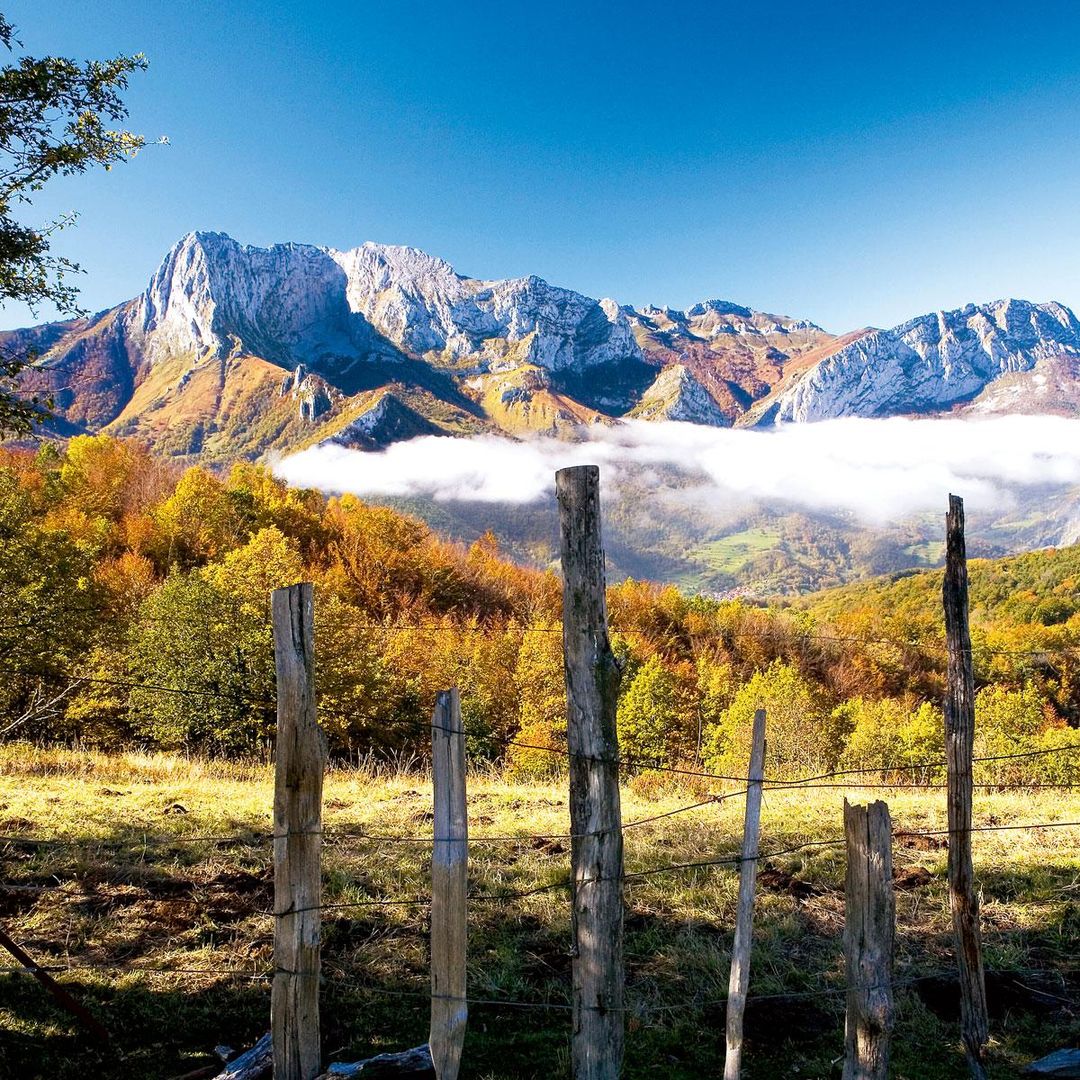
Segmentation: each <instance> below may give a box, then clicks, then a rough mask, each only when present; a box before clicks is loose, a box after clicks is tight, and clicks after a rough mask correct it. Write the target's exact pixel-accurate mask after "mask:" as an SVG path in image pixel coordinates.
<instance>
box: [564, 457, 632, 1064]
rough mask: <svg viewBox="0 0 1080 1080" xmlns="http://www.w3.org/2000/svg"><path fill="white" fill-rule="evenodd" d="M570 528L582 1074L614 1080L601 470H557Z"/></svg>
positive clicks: (611, 687)
mask: <svg viewBox="0 0 1080 1080" xmlns="http://www.w3.org/2000/svg"><path fill="white" fill-rule="evenodd" d="M555 490H556V493H557V495H558V498H559V522H560V526H561V533H562V570H563V653H564V657H565V661H566V716H567V743H568V748H569V753H570V831H571V833H572V834H573V839H572V840H571V842H570V854H571V863H572V876H573V934H574V946H573V948H574V954H573V989H574V1001H573V1024H574V1031H573V1039H572V1044H571V1060H572V1073H573V1076H574V1078H575V1080H613V1078H615V1077H618V1076H619V1073H620V1070H621V1068H622V1056H623V1025H624V1017H623V842H622V814H621V811H620V806H619V764H618V750H619V746H618V738H617V735H616V730H615V707H616V703H617V699H618V692H619V678H620V670H619V665H618V663H617V661H616V659H615V655H614V653H612V651H611V643H610V641H609V640H608V628H607V599H606V597H605V578H604V549H603V545H602V543H601V537H600V470H599V469H598V468H597V467H596V466H595V465H580V466H576V467H574V468H569V469H560V470H559V472H557V473H556V474H555Z"/></svg>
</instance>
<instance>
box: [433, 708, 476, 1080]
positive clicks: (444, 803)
mask: <svg viewBox="0 0 1080 1080" xmlns="http://www.w3.org/2000/svg"><path fill="white" fill-rule="evenodd" d="M431 763H432V778H433V787H434V804H435V819H434V829H435V847H434V851H433V852H432V858H431V1032H430V1034H429V1036H428V1046H429V1047H430V1048H431V1060H432V1063H433V1064H434V1066H435V1076H436V1077H437V1080H457V1075H458V1069H459V1068H460V1066H461V1050H462V1047H463V1045H464V1043H465V1025H466V1023H467V1022H468V1018H469V1008H468V1004H467V1003H466V999H465V948H466V935H467V928H466V894H467V891H468V880H467V879H468V857H469V854H468V848H469V845H468V835H469V834H468V821H467V814H466V799H465V733H464V730H463V728H462V726H461V699H460V697H459V695H458V691H457V690H456V689H453V690H444V691H442V692H441V693H440V694H439V696H438V698H437V700H436V703H435V716H434V719H433V721H432V725H431Z"/></svg>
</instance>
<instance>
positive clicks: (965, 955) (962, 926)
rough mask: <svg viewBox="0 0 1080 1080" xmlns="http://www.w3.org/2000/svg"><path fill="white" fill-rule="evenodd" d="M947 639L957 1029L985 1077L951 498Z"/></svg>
mask: <svg viewBox="0 0 1080 1080" xmlns="http://www.w3.org/2000/svg"><path fill="white" fill-rule="evenodd" d="M942 600H943V603H944V607H945V637H946V643H947V647H948V683H947V689H946V694H945V760H946V763H947V768H948V804H949V907H950V908H951V910H952V920H953V935H954V937H955V939H956V963H957V967H958V968H959V974H960V1026H961V1035H962V1037H963V1040H964V1049H965V1051H966V1052H967V1060H968V1068H969V1070H970V1071H971V1075H972V1076H973V1077H975V1078H976V1080H982V1078H984V1077H985V1076H986V1071H985V1068H984V1066H983V1050H984V1048H985V1046H986V1043H987V1040H988V1039H989V1037H990V1024H989V1019H988V1016H987V1008H986V978H985V975H984V974H983V960H982V942H981V939H980V933H979V898H978V894H977V893H976V890H975V870H974V867H973V865H972V861H971V802H972V776H971V758H972V752H973V748H974V744H975V679H974V673H973V665H972V657H971V634H970V631H969V628H968V578H967V551H966V547H965V543H964V501H963V499H961V498H959V497H958V496H956V495H950V496H949V513H948V516H947V518H946V520H945V580H944V583H943V585H942Z"/></svg>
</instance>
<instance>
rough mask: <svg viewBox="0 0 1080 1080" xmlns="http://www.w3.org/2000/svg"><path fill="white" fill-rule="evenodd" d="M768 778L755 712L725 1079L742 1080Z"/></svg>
mask: <svg viewBox="0 0 1080 1080" xmlns="http://www.w3.org/2000/svg"><path fill="white" fill-rule="evenodd" d="M764 775H765V710H764V709H758V710H757V711H756V712H755V713H754V728H753V733H752V735H751V742H750V771H749V772H748V773H747V776H748V778H749V781H748V784H747V789H746V809H745V813H744V815H743V843H742V859H741V861H740V862H739V907H738V910H737V911H736V913H735V940H734V942H733V943H732V946H731V976H730V978H729V980H728V997H727V1054H726V1056H725V1057H724V1080H739V1075H740V1068H741V1066H742V1041H743V1014H744V1013H745V1012H746V990H747V987H748V986H749V984H750V944H751V941H752V938H753V933H754V887H755V886H756V884H757V868H758V837H759V834H760V832H761V783H762V779H763V778H764Z"/></svg>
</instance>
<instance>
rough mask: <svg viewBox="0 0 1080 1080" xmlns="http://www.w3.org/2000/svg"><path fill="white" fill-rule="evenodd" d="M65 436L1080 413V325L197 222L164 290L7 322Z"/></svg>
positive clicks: (6, 336)
mask: <svg viewBox="0 0 1080 1080" xmlns="http://www.w3.org/2000/svg"><path fill="white" fill-rule="evenodd" d="M0 342H2V344H3V345H4V346H5V347H7V348H9V349H20V348H21V349H33V350H35V351H36V352H37V353H38V354H39V359H38V360H37V362H36V364H35V366H34V367H33V369H32V370H31V371H30V372H28V373H27V375H26V376H25V381H26V384H27V386H28V387H32V388H33V389H35V390H47V391H49V392H50V393H52V394H53V396H54V398H55V401H56V406H57V408H56V421H55V429H56V432H57V433H58V434H61V435H70V434H75V433H79V432H96V431H106V432H110V433H113V434H118V435H131V436H137V437H139V438H141V439H143V440H144V441H147V442H148V443H150V444H151V445H152V446H154V447H155V448H157V449H158V450H159V451H160V452H163V453H166V454H169V455H175V456H178V457H181V458H183V459H185V460H205V461H210V462H226V461H229V460H235V459H242V458H247V459H256V458H261V457H267V456H276V455H280V454H283V453H288V452H291V451H294V450H298V449H302V448H305V447H308V446H311V445H315V444H318V443H320V442H326V441H333V442H337V443H342V444H345V445H349V446H355V447H360V448H365V449H366V448H376V447H380V446H385V445H387V444H388V443H391V442H394V441H397V440H401V439H407V438H410V437H413V436H416V435H420V434H439V433H443V434H448V435H455V434H469V433H476V432H482V431H500V432H506V433H509V434H520V433H524V432H548V433H556V434H564V435H565V434H572V432H573V430H574V429H575V428H576V427H578V426H580V425H589V424H610V423H618V422H619V420H620V419H621V418H623V417H634V418H638V419H642V420H681V421H688V422H692V423H696V424H709V425H715V426H732V425H736V426H740V425H770V424H777V423H802V422H807V421H814V420H822V419H827V418H831V417H839V416H889V415H907V414H916V413H917V414H935V413H943V412H961V413H968V412H977V413H988V412H989V413H994V412H1025V411H1026V412H1056V413H1064V414H1067V415H1076V414H1078V413H1080V322H1078V320H1077V318H1076V316H1075V315H1074V314H1073V313H1072V312H1071V311H1070V310H1069V309H1068V308H1067V307H1065V306H1064V305H1062V304H1059V303H1054V302H1051V303H1031V302H1028V301H1024V300H1000V301H995V302H992V303H986V304H979V305H975V304H971V305H968V306H967V307H965V308H961V309H959V310H955V311H948V312H936V313H933V314H928V315H922V316H919V317H917V318H914V319H911V320H910V321H908V322H905V323H902V324H901V325H900V326H896V327H893V328H892V329H873V328H865V329H859V330H855V331H853V332H851V333H846V334H842V335H834V334H832V333H829V332H827V331H826V330H824V329H822V328H821V327H820V326H818V325H816V324H815V323H813V322H811V321H809V320H807V319H802V318H792V317H789V316H784V315H774V314H770V313H766V312H762V311H756V310H754V309H752V308H747V307H742V306H740V305H738V304H734V303H730V302H727V301H721V300H707V301H704V302H703V303H700V304H697V305H695V306H693V307H691V308H689V309H687V310H685V311H682V310H675V309H672V308H669V307H645V308H640V309H638V308H634V307H631V306H627V305H622V304H619V303H617V302H616V301H614V300H610V299H601V300H594V299H591V298H590V297H587V296H583V295H581V294H580V293H577V292H574V291H572V290H570V289H566V288H561V287H559V286H555V285H551V284H549V283H547V282H546V281H544V280H542V279H540V278H538V277H524V278H515V279H510V280H502V281H488V280H481V279H477V278H470V277H465V276H463V275H461V274H458V273H456V272H455V271H454V269H453V268H452V267H451V266H450V265H449V264H448V263H446V262H444V261H443V260H441V259H438V258H435V257H433V256H431V255H427V254H425V253H424V252H422V251H419V250H417V249H415V248H409V247H396V246H388V245H380V244H372V243H366V244H363V245H361V246H360V247H357V248H354V249H352V250H350V251H335V250H333V249H329V248H320V247H313V246H309V245H303V244H279V245H275V246H273V247H270V248H259V247H250V246H245V245H242V244H240V243H238V242H237V241H235V240H233V239H232V238H230V237H228V236H226V235H224V234H221V233H207V232H195V233H190V234H189V235H188V236H185V237H184V238H183V239H182V240H181V241H180V242H179V243H177V244H176V246H175V247H173V249H172V250H171V251H170V252H169V253H168V255H167V256H166V257H165V259H164V261H163V262H162V263H161V265H160V267H159V268H158V270H157V272H156V273H155V274H154V275H153V277H152V278H151V280H150V282H149V284H148V285H147V287H146V290H145V291H144V292H143V293H142V294H141V295H140V296H137V297H135V298H134V299H132V300H128V301H126V302H125V303H122V304H119V305H117V306H116V307H114V308H111V309H109V310H108V311H103V312H100V313H98V314H96V315H94V316H92V317H89V318H80V319H74V320H69V321H65V322H55V323H49V324H46V325H43V326H37V327H33V328H30V329H25V330H14V331H7V332H5V333H3V334H2V335H0Z"/></svg>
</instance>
